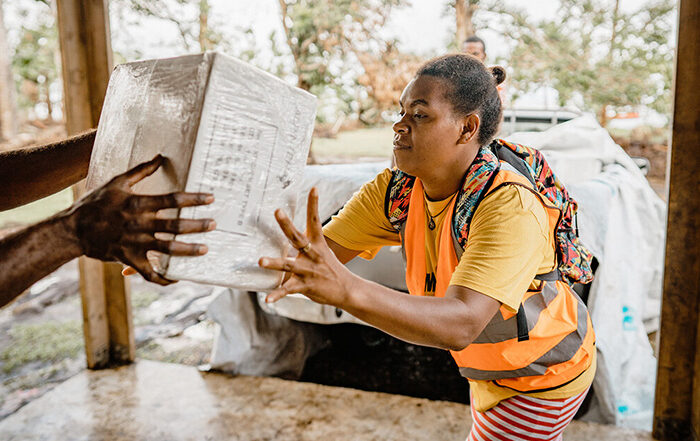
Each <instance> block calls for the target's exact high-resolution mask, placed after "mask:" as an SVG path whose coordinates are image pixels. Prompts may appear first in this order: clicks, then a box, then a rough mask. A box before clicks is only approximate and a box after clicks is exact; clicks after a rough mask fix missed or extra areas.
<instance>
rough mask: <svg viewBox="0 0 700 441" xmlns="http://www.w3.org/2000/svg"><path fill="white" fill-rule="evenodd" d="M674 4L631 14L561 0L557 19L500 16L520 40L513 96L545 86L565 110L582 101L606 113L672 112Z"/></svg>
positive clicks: (596, 2)
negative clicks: (635, 109)
mask: <svg viewBox="0 0 700 441" xmlns="http://www.w3.org/2000/svg"><path fill="white" fill-rule="evenodd" d="M674 8H675V5H674V2H673V1H672V0H652V1H650V2H648V3H646V4H645V5H643V6H640V7H639V8H638V9H636V10H635V11H633V12H623V11H621V10H620V9H619V0H607V1H606V0H584V1H581V0H561V4H560V7H559V9H558V11H557V15H556V18H554V19H551V20H544V21H541V22H539V23H533V22H532V21H531V20H529V19H528V18H527V17H526V16H525V14H524V13H522V12H517V11H516V12H513V11H512V10H510V11H505V10H502V11H501V12H503V13H507V14H508V16H509V21H508V23H507V24H506V26H505V27H504V33H505V34H506V35H507V36H509V37H510V38H511V39H512V40H513V41H514V42H516V44H515V47H514V49H513V52H512V54H511V57H510V67H511V69H512V72H513V75H511V78H510V84H511V85H512V86H513V88H514V89H515V90H519V91H523V92H524V91H528V90H533V89H535V88H537V87H539V86H542V85H546V86H551V87H553V88H555V89H556V90H557V91H558V93H559V101H560V105H566V104H569V103H572V102H573V103H576V104H578V105H579V106H580V107H582V108H583V109H586V110H593V111H595V112H596V113H597V114H599V115H601V123H603V124H605V122H606V117H605V116H606V114H607V110H608V107H610V106H611V107H613V108H616V107H617V108H620V107H623V106H636V105H646V106H649V107H651V108H653V109H655V110H657V111H659V112H661V113H665V114H668V113H669V111H670V86H671V81H672V66H673V63H672V62H673V53H674V51H673V48H672V47H671V42H670V41H669V35H671V29H672V26H673V21H674V18H675V14H674Z"/></svg>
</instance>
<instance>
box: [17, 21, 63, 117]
mask: <svg viewBox="0 0 700 441" xmlns="http://www.w3.org/2000/svg"><path fill="white" fill-rule="evenodd" d="M22 13H23V14H26V12H24V11H22ZM37 18H38V20H36V22H35V23H33V24H32V25H30V24H29V20H22V23H23V24H22V27H21V28H20V40H19V43H18V44H17V46H16V47H15V48H14V49H15V50H14V55H13V57H12V69H13V72H14V74H15V78H16V81H17V83H18V88H19V91H20V94H19V100H18V104H19V105H20V107H21V108H24V109H28V108H33V107H34V106H35V105H36V104H38V103H45V104H46V106H47V110H48V111H49V115H50V113H51V109H52V107H53V103H52V101H51V99H50V93H49V92H50V88H51V86H52V85H53V84H54V83H55V82H56V81H59V79H60V78H59V75H60V71H59V68H58V66H57V64H56V60H57V58H58V55H57V54H58V33H57V30H56V25H55V20H54V18H53V14H52V12H51V10H50V9H49V8H46V11H45V13H43V14H41V15H39V16H38V17H37Z"/></svg>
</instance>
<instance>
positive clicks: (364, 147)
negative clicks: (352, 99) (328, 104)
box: [311, 126, 394, 159]
mask: <svg viewBox="0 0 700 441" xmlns="http://www.w3.org/2000/svg"><path fill="white" fill-rule="evenodd" d="M393 137H394V132H393V130H392V129H391V127H390V126H387V127H377V128H370V129H358V130H352V131H347V132H340V133H339V134H338V136H336V137H335V138H314V140H313V143H312V144H311V152H312V153H313V155H314V157H316V159H322V158H325V157H335V158H338V157H340V158H359V157H363V156H371V157H383V158H390V157H391V154H392V149H393V145H392V140H393Z"/></svg>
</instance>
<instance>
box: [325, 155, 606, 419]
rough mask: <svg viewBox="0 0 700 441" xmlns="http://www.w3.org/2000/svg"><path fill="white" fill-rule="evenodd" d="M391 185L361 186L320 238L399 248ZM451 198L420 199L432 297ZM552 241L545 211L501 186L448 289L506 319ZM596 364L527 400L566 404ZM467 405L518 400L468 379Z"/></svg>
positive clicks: (483, 210)
mask: <svg viewBox="0 0 700 441" xmlns="http://www.w3.org/2000/svg"><path fill="white" fill-rule="evenodd" d="M390 179H391V170H389V169H386V170H384V171H383V172H382V173H380V174H379V175H377V177H376V178H375V179H374V180H372V181H370V182H368V183H367V184H365V185H364V186H363V187H362V188H361V189H360V190H359V191H358V192H357V193H355V195H354V196H353V197H352V199H351V200H350V201H349V202H348V203H347V204H346V205H345V207H343V209H342V210H341V211H340V212H339V213H338V215H336V216H334V217H333V219H332V220H331V222H329V223H328V224H327V225H326V226H325V227H324V229H323V234H324V235H325V236H326V237H328V238H329V239H331V240H333V241H334V242H336V243H338V244H339V245H341V246H343V247H345V248H348V249H351V250H356V251H362V253H361V254H360V256H362V257H365V258H372V257H374V255H375V254H376V253H377V251H379V249H380V248H381V247H383V246H385V245H400V244H401V239H400V237H399V234H398V233H397V232H396V230H394V228H393V227H392V226H391V224H390V223H389V220H388V219H387V218H386V215H385V214H384V198H385V195H386V189H387V187H388V185H389V180H390ZM451 199H452V198H451V197H449V198H447V199H444V200H442V201H430V200H428V201H427V210H428V212H429V214H430V216H433V219H434V221H435V224H436V226H437V227H436V228H435V229H434V230H431V229H430V228H428V225H427V222H428V219H429V217H428V216H426V226H425V251H426V285H425V286H426V293H425V294H426V295H430V294H434V291H435V283H434V282H433V281H434V280H435V278H434V277H435V276H434V274H435V267H436V265H437V256H438V252H439V247H438V244H439V238H440V231H441V228H442V223H443V220H444V219H445V218H446V216H447V215H448V213H447V211H449V210H443V209H444V208H445V207H446V206H447V205H448V204H449V203H450V201H451ZM553 241H554V237H553V234H550V232H549V227H548V220H547V213H546V212H545V210H544V208H543V207H542V204H541V203H540V202H539V201H538V200H537V197H536V196H535V195H533V194H532V193H531V192H530V191H528V190H526V189H524V188H522V187H520V186H517V185H506V186H504V187H502V188H500V189H498V190H496V191H494V192H493V193H491V194H489V195H487V196H486V197H485V198H484V199H483V200H482V201H481V203H480V204H479V206H478V207H477V209H476V212H475V213H474V217H473V218H472V222H471V225H470V228H469V240H468V242H467V245H466V247H465V249H464V254H463V255H462V257H461V259H460V261H459V263H458V265H457V268H455V271H454V273H453V274H452V279H451V280H450V285H459V286H464V287H467V288H470V289H473V290H475V291H478V292H480V293H482V294H485V295H487V296H489V297H492V298H493V299H495V300H498V301H499V302H501V303H502V304H504V305H505V306H506V307H507V308H508V309H510V310H511V311H512V312H513V313H515V312H516V311H517V310H518V307H519V306H520V302H521V299H522V296H523V294H524V293H525V292H526V291H527V290H528V288H532V289H537V288H538V287H537V284H538V283H539V282H538V281H535V280H534V277H535V275H537V274H542V273H546V272H549V271H551V270H553V269H554V265H555V256H554V246H553ZM594 374H595V359H594V360H592V363H591V366H590V367H589V368H588V369H587V370H586V371H585V372H584V373H583V374H582V375H580V376H579V377H578V378H577V379H575V380H574V381H572V382H571V383H568V384H566V385H564V386H561V387H559V388H557V389H554V390H551V391H546V392H540V393H533V394H529V395H531V396H533V397H538V398H549V399H556V398H569V397H572V396H574V395H577V394H579V393H581V392H583V391H585V390H586V389H587V388H588V387H589V386H590V384H591V383H592V381H593V376H594ZM469 384H470V387H471V391H472V394H473V399H474V401H473V404H474V406H475V409H476V410H478V411H481V412H483V411H485V410H487V409H490V408H491V407H493V406H495V405H496V404H498V402H500V401H501V400H505V399H506V398H509V397H512V396H514V395H517V394H518V392H515V391H513V390H511V389H508V388H504V387H500V386H497V385H495V384H494V383H492V382H489V381H478V380H469Z"/></svg>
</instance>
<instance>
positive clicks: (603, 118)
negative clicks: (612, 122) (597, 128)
mask: <svg viewBox="0 0 700 441" xmlns="http://www.w3.org/2000/svg"><path fill="white" fill-rule="evenodd" d="M598 122H599V123H600V125H601V126H603V127H605V126H607V125H608V106H603V107H601V109H600V115H599V117H598Z"/></svg>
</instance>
